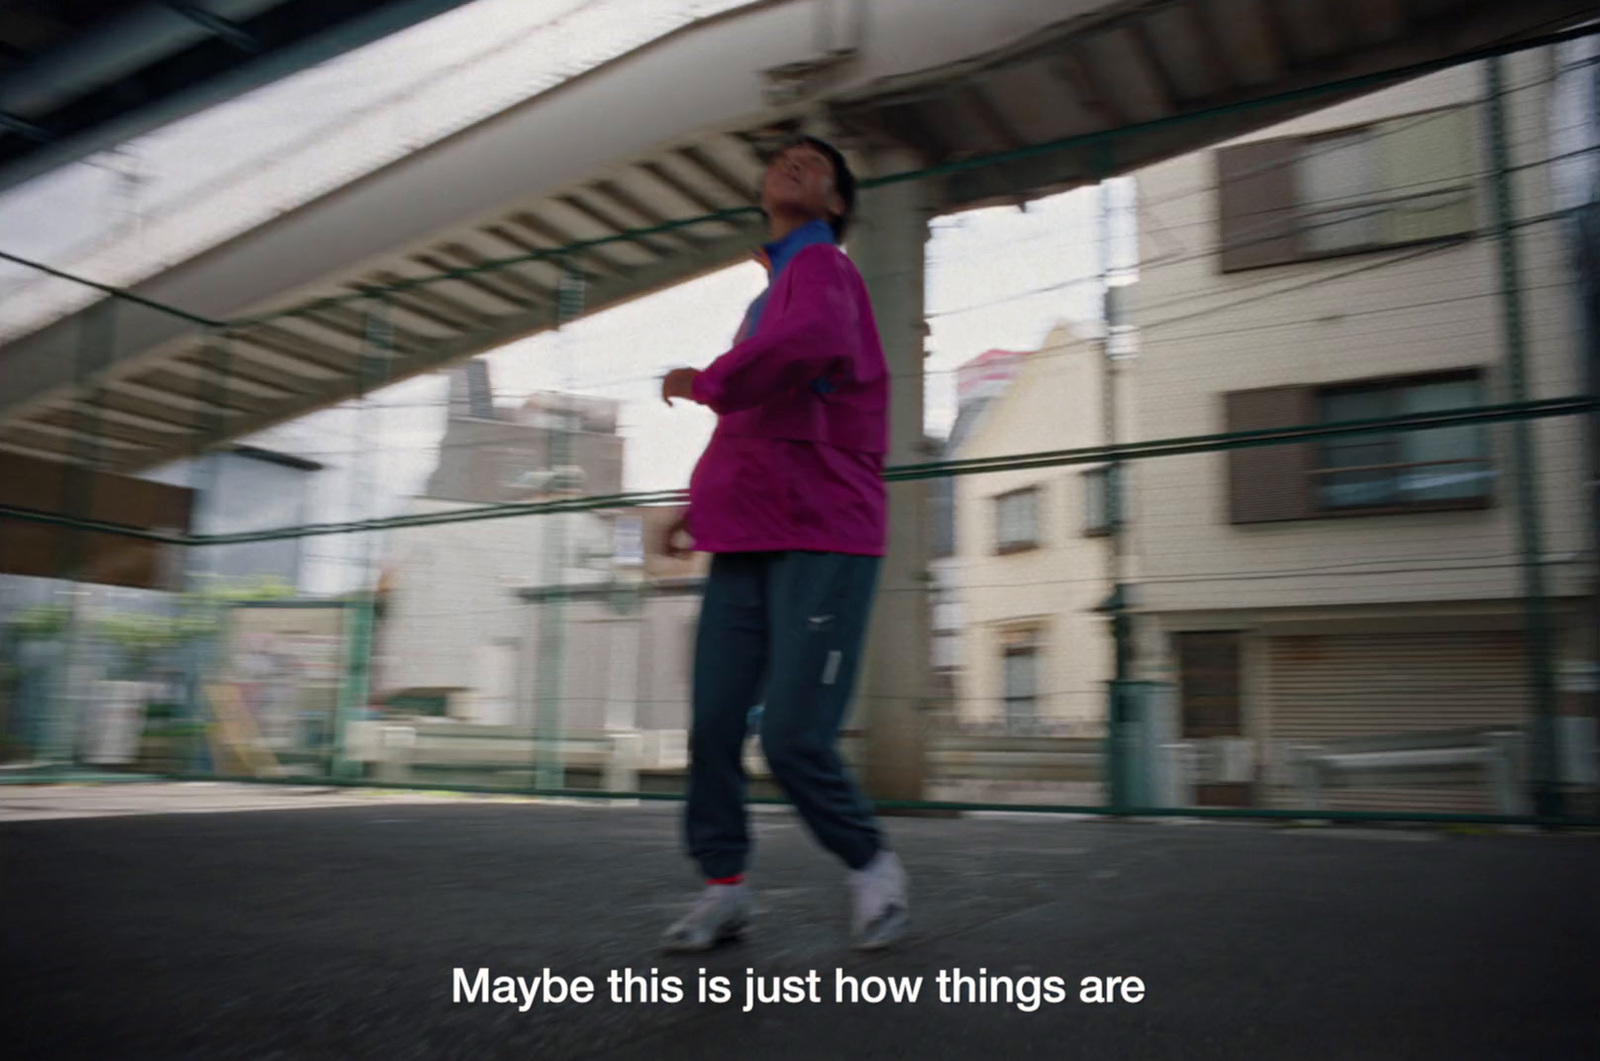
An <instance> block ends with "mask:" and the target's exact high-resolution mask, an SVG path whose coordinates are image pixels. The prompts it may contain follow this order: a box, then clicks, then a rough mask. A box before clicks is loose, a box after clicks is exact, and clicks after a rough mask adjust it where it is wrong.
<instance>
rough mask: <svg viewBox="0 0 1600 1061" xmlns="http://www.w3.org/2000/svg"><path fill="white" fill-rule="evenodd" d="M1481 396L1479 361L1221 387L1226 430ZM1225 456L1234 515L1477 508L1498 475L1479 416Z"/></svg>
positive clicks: (1293, 516)
mask: <svg viewBox="0 0 1600 1061" xmlns="http://www.w3.org/2000/svg"><path fill="white" fill-rule="evenodd" d="M1483 400H1484V394H1483V379H1482V375H1481V373H1479V372H1478V371H1477V370H1476V369H1465V370H1462V371H1459V372H1453V373H1448V374H1436V375H1431V376H1413V377H1408V378H1397V379H1382V380H1362V381H1353V382H1350V383H1342V384H1338V385H1333V386H1321V387H1318V386H1311V385H1298V386H1287V387H1267V388H1262V389H1259V390H1248V391H1234V392H1232V393H1230V394H1227V395H1224V404H1225V409H1226V427H1227V430H1228V431H1263V430H1271V429H1275V428H1288V427H1299V426H1302V425H1305V424H1311V423H1318V422H1321V423H1331V422H1338V421H1350V420H1368V419H1381V418H1387V417H1393V416H1404V415H1408V414H1412V413H1422V412H1430V411H1439V410H1444V409H1462V408H1469V407H1472V406H1475V405H1480V404H1482V402H1483ZM1227 461H1228V502H1229V518H1230V519H1231V521H1232V522H1234V523H1270V522H1276V521H1282V520H1299V519H1315V518H1318V517H1321V516H1331V515H1365V514H1381V513H1390V512H1415V511H1419V510H1429V509H1461V508H1481V507H1484V506H1485V505H1487V504H1489V503H1490V501H1491V492H1490V488H1491V486H1492V484H1493V482H1494V466H1493V461H1492V458H1491V455H1490V448H1489V436H1488V432H1487V430H1486V429H1485V428H1484V427H1483V426H1482V425H1477V424H1473V425H1463V426H1459V427H1438V428H1430V429H1427V430H1423V431H1398V432H1389V433H1384V434H1376V435H1350V436H1347V437H1343V438H1331V439H1323V440H1320V441H1316V442H1290V443H1284V444H1280V445H1272V446H1258V447H1249V448H1245V449H1236V450H1233V451H1231V452H1230V453H1229V454H1228V456H1227Z"/></svg>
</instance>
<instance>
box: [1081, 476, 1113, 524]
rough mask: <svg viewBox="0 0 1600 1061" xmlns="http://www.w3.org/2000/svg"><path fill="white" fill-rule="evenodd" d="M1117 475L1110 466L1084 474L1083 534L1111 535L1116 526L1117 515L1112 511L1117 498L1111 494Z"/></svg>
mask: <svg viewBox="0 0 1600 1061" xmlns="http://www.w3.org/2000/svg"><path fill="white" fill-rule="evenodd" d="M1115 474H1116V472H1114V471H1113V470H1112V467H1111V466H1110V465H1106V466H1105V467H1104V468H1091V469H1089V470H1088V471H1086V472H1084V473H1083V533H1084V534H1086V535H1089V536H1090V537H1100V536H1103V535H1107V534H1110V533H1111V531H1112V529H1113V528H1114V527H1115V526H1116V515H1115V513H1114V512H1113V511H1112V508H1113V505H1114V502H1115V498H1114V497H1113V495H1112V492H1111V483H1112V477H1113V476H1114V475H1115Z"/></svg>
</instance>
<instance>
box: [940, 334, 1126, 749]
mask: <svg viewBox="0 0 1600 1061" xmlns="http://www.w3.org/2000/svg"><path fill="white" fill-rule="evenodd" d="M1101 364H1102V356H1101V350H1100V346H1099V344H1098V342H1096V341H1092V340H1089V339H1086V338H1085V337H1083V336H1082V335H1080V334H1079V333H1077V332H1075V331H1073V330H1072V329H1071V328H1069V327H1067V326H1061V327H1058V328H1056V329H1055V330H1053V331H1052V332H1051V333H1050V335H1049V337H1048V338H1047V339H1046V340H1045V343H1044V346H1043V348H1041V349H1040V350H1038V351H1037V352H1033V353H1028V354H1022V353H1014V352H991V353H990V354H985V355H983V356H982V357H981V358H979V359H978V361H977V362H975V363H973V366H972V368H971V370H970V371H968V372H966V373H965V378H966V379H967V381H968V384H969V388H968V390H967V395H968V400H967V401H966V402H965V403H964V404H963V405H962V407H961V410H960V412H959V413H958V414H957V418H956V424H955V428H954V429H953V431H952V433H951V438H950V444H949V451H948V452H949V455H950V457H952V458H953V459H957V460H970V459H974V458H980V457H1003V456H1013V455H1016V454H1019V453H1031V452H1039V451H1045V450H1058V449H1073V448H1078V447H1084V446H1094V445H1099V444H1100V443H1101V442H1102V441H1103V437H1102V435H1101V430H1102V428H1101V424H1102V409H1101V397H1100V396H1101V394H1102V371H1101ZM1103 475H1104V472H1103V469H1099V468H1084V467H1079V466H1069V467H1065V468H1044V469H1021V470H1014V471H1003V472H990V473H985V474H983V475H969V476H960V477H957V478H955V479H954V480H952V481H953V483H954V489H955V494H954V497H955V517H956V519H955V536H954V543H953V544H954V549H953V551H952V553H951V556H950V557H949V558H948V559H947V560H945V561H940V562H939V567H938V568H936V570H939V571H940V573H938V574H936V582H937V583H938V584H939V586H940V589H941V591H942V592H943V594H944V597H945V599H944V600H942V601H941V602H940V603H939V604H938V605H937V606H936V612H938V611H942V612H943V614H942V615H940V617H939V618H938V619H936V621H935V629H936V631H937V633H936V637H944V638H949V639H951V644H952V645H959V653H958V659H959V665H958V666H957V667H955V668H952V670H953V672H954V679H955V686H956V692H957V705H958V711H957V721H958V722H959V723H960V724H961V725H962V726H963V727H964V728H968V729H983V730H991V731H998V732H1003V733H1009V734H1019V735H1026V734H1040V735H1054V736H1096V735H1099V734H1100V733H1101V732H1102V731H1103V727H1104V721H1105V704H1106V692H1105V684H1104V683H1105V681H1106V680H1107V679H1108V678H1110V676H1111V674H1110V662H1111V655H1110V637H1109V631H1108V630H1107V624H1106V620H1105V618H1104V616H1102V615H1100V614H1099V613H1097V612H1096V611H1095V608H1096V607H1097V606H1098V605H1099V604H1100V603H1101V602H1102V601H1103V600H1104V599H1105V597H1106V595H1107V592H1108V589H1109V552H1108V545H1107V543H1106V540H1105V537H1104V535H1105V533H1106V530H1107V529H1108V528H1107V526H1106V522H1105V517H1106V514H1105V508H1104V500H1105V498H1104V491H1103V490H1102V489H1099V487H1100V486H1101V485H1102V484H1103Z"/></svg>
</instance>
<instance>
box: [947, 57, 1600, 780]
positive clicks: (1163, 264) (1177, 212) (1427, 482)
mask: <svg viewBox="0 0 1600 1061" xmlns="http://www.w3.org/2000/svg"><path fill="white" fill-rule="evenodd" d="M1550 70H1551V58H1550V56H1549V55H1547V54H1546V53H1544V52H1531V53H1526V54H1523V55H1518V56H1516V57H1514V58H1512V59H1510V60H1508V62H1507V74H1508V88H1509V89H1510V90H1511V91H1510V93H1509V96H1508V97H1507V104H1508V116H1507V126H1508V129H1509V134H1508V135H1509V141H1510V150H1511V156H1512V157H1511V166H1512V176H1511V186H1512V189H1513V212H1514V215H1515V216H1516V217H1518V218H1522V219H1530V221H1529V223H1526V224H1521V225H1518V227H1517V228H1516V230H1515V238H1516V240H1517V243H1518V249H1519V251H1520V260H1521V275H1520V280H1521V285H1522V309H1523V320H1524V326H1525V329H1526V342H1527V345H1526V350H1527V355H1526V356H1527V372H1528V393H1529V396H1530V397H1533V398H1554V397H1558V396H1565V395H1571V394H1576V393H1580V392H1581V391H1582V390H1583V388H1584V384H1583V380H1582V377H1581V375H1580V365H1581V362H1580V354H1579V348H1580V340H1579V337H1578V334H1577V333H1576V331H1575V326H1576V323H1577V314H1576V313H1575V312H1574V308H1573V299H1574V294H1575V290H1576V287H1575V277H1574V275H1573V273H1572V271H1571V270H1570V268H1569V264H1568V262H1569V255H1568V248H1567V245H1566V243H1565V238H1566V235H1565V231H1564V229H1563V228H1562V227H1561V226H1559V225H1557V224H1554V223H1549V222H1538V221H1536V220H1532V219H1538V218H1540V217H1542V216H1543V215H1546V214H1547V213H1548V212H1549V211H1550V210H1551V209H1552V203H1551V194H1550V178H1551V172H1550V167H1549V166H1548V165H1543V164H1541V163H1542V161H1543V160H1547V159H1548V158H1549V157H1550V156H1551V154H1552V147H1551V139H1550V135H1549V129H1550V122H1549V118H1548V115H1549V113H1550V93H1551V91H1552V87H1551V77H1550V76H1549V72H1550ZM1484 93H1485V71H1484V69H1483V67H1482V65H1481V64H1479V65H1473V66H1464V67H1460V68H1457V69H1453V70H1450V71H1447V72H1444V73H1440V74H1435V75H1432V76H1430V77H1427V78H1423V79H1420V80H1417V81H1413V82H1410V83H1408V84H1406V85H1403V86H1400V87H1397V88H1393V89H1389V90H1386V91H1383V92H1380V93H1377V94H1374V95H1370V96H1367V97H1364V98H1361V99H1357V100H1354V101H1352V102H1347V103H1343V104H1340V105H1338V106H1334V107H1330V108H1328V109H1326V110H1323V111H1320V112H1318V113H1316V114H1313V115H1310V116H1308V117H1305V118H1303V119H1299V120H1296V121H1293V122H1290V123H1287V124H1283V125H1280V126H1277V127H1274V128H1270V129H1266V130H1264V131H1262V132H1260V133H1258V134H1254V135H1252V136H1250V137H1248V138H1246V139H1243V140H1240V141H1235V142H1231V143H1228V144H1224V145H1221V146H1219V147H1218V148H1217V149H1216V150H1212V151H1206V152H1201V153H1196V154H1190V155H1185V156H1182V157H1179V158H1175V159H1172V160H1170V161H1168V162H1165V163H1162V164H1160V165H1157V166H1153V167H1150V168H1148V169H1146V170H1144V171H1142V172H1140V173H1139V174H1138V175H1137V176H1138V181H1139V190H1140V201H1141V219H1140V226H1139V227H1140V238H1141V253H1140V258H1141V261H1142V262H1143V263H1145V264H1144V265H1143V267H1142V269H1141V275H1140V282H1139V284H1138V285H1137V293H1136V296H1135V299H1134V300H1133V303H1132V306H1133V308H1132V312H1131V318H1130V319H1131V321H1132V322H1133V323H1136V324H1137V325H1138V327H1139V329H1140V336H1141V349H1140V353H1139V356H1138V357H1137V359H1135V360H1133V361H1132V362H1130V366H1129V367H1130V371H1129V375H1128V377H1127V383H1128V386H1129V390H1130V392H1131V393H1130V398H1131V400H1132V402H1133V403H1134V405H1135V406H1136V408H1137V409H1138V413H1139V422H1140V424H1141V425H1142V427H1143V432H1142V434H1141V436H1140V437H1151V438H1153V437H1181V436H1192V435H1206V434H1211V433H1216V432H1223V431H1233V430H1252V429H1268V428H1274V427H1286V426H1293V425H1297V424H1303V423H1308V422H1318V421H1338V420H1357V419H1366V418H1374V417H1384V416H1393V415H1401V414H1409V413H1419V412H1426V411H1433V410H1443V409H1451V408H1460V407H1464V406H1471V405H1477V404H1483V403H1498V402H1505V401H1509V400H1511V398H1512V393H1511V389H1510V377H1509V374H1508V370H1507V342H1506V326H1505V315H1504V312H1505V311H1504V304H1503V301H1502V297H1501V271H1500V260H1499V257H1498V245H1497V242H1496V240H1495V239H1494V238H1493V230H1492V224H1493V217H1494V215H1493V212H1492V205H1493V198H1492V187H1491V185H1490V183H1489V174H1490V173H1491V171H1492V158H1491V155H1490V151H1489V146H1488V140H1487V133H1486V129H1487V114H1486V111H1487V107H1486V106H1485V103H1484V98H1485V96H1484ZM1063 360H1064V361H1065V360H1070V359H1063ZM1042 369H1043V363H1042V362H1041V364H1040V370H1041V372H1040V378H1041V380H1042V379H1043V378H1045V377H1044V375H1043V372H1042ZM1035 394H1038V395H1039V396H1038V397H1037V398H1036V397H1035ZM1015 400H1016V402H1017V413H1018V415H1017V417H1016V423H1015V425H1011V424H1007V423H1005V422H1004V421H1007V420H1009V419H1011V418H1010V417H1009V416H1001V417H995V418H994V421H993V434H994V437H993V438H992V439H990V438H985V439H984V450H985V451H986V452H990V451H994V452H998V451H1003V450H1005V449H1008V448H1009V449H1040V448H1046V447H1045V446H1044V445H1039V444H1037V442H1039V441H1043V440H1038V439H1037V437H1036V436H1035V435H1034V432H1035V431H1037V430H1038V429H1039V425H1040V424H1041V423H1044V422H1047V421H1048V419H1049V417H1047V416H1044V415H1043V414H1042V413H1040V412H1037V411H1036V412H1033V413H1032V414H1031V416H1028V417H1026V418H1025V416H1024V414H1023V409H1024V408H1027V407H1028V406H1030V405H1032V404H1033V403H1035V402H1043V401H1044V400H1045V399H1044V398H1043V394H1042V392H1039V391H1035V390H1032V389H1030V388H1027V387H1018V388H1017V394H1016V396H1015ZM1581 428H1582V424H1581V423H1580V421H1579V420H1578V419H1577V418H1571V417H1569V418H1557V419H1547V420H1540V421H1535V422H1533V424H1532V425H1531V432H1532V437H1533V440H1534V444H1535V447H1536V453H1537V483H1536V486H1537V490H1538V494H1539V497H1540V507H1539V518H1540V521H1541V522H1542V527H1543V546H1544V549H1543V555H1542V557H1540V559H1541V561H1542V563H1541V568H1542V571H1543V574H1544V578H1545V585H1546V589H1547V592H1548V593H1549V595H1550V601H1551V607H1550V613H1551V620H1552V623H1553V624H1554V626H1555V628H1556V633H1555V647H1554V653H1555V659H1556V666H1557V681H1558V683H1559V689H1558V691H1559V694H1560V703H1561V708H1562V710H1563V711H1564V712H1565V715H1566V717H1564V718H1563V719H1562V721H1561V733H1562V738H1563V745H1564V748H1565V756H1564V760H1565V761H1564V770H1565V778H1566V780H1567V781H1568V782H1569V783H1571V784H1574V785H1577V786H1579V787H1580V788H1581V787H1582V786H1585V785H1587V786H1592V785H1593V783H1594V775H1593V767H1592V762H1593V759H1592V747H1593V732H1594V730H1593V716H1592V714H1589V712H1591V710H1592V708H1591V707H1590V706H1589V698H1590V696H1592V693H1585V690H1586V689H1588V688H1590V687H1591V686H1592V679H1591V680H1589V681H1588V682H1586V681H1585V680H1584V679H1583V677H1582V675H1583V673H1584V672H1585V670H1586V669H1588V671H1589V673H1591V674H1592V668H1593V664H1594V656H1593V652H1592V648H1591V647H1590V646H1592V644H1593V641H1592V634H1590V633H1588V632H1587V630H1586V626H1585V624H1584V622H1583V621H1582V619H1581V617H1582V615H1583V613H1584V611H1585V610H1586V609H1587V607H1588V605H1587V604H1586V603H1585V602H1584V599H1583V598H1584V596H1585V595H1586V594H1588V593H1590V592H1591V590H1592V586H1593V568H1594V555H1593V552H1592V551H1591V550H1592V541H1593V539H1592V536H1591V535H1592V527H1590V526H1589V524H1588V517H1587V512H1586V507H1585V506H1586V502H1585V499H1584V490H1583V484H1584V480H1585V478H1586V477H1587V475H1588V472H1587V471H1586V469H1585V463H1584V462H1585V458H1584V453H1583V449H1582V436H1581ZM1002 435H1003V436H1005V437H1004V438H1002V437H1001V436H1002ZM1049 444H1050V445H1055V444H1057V443H1056V442H1055V440H1054V437H1052V439H1051V440H1050V443H1049ZM1515 470H1516V465H1515V463H1514V453H1513V429H1512V427H1511V426H1510V425H1508V424H1494V425H1489V426H1482V425H1480V426H1456V427H1449V428H1440V429H1434V430H1429V431H1424V432H1410V433H1398V432H1397V433H1393V434H1384V435H1363V436H1351V437H1348V438H1341V439H1329V440H1324V441H1313V442H1305V443H1298V444H1293V445H1284V446H1274V447H1264V448H1253V449H1242V450H1234V451H1231V452H1229V453H1222V452H1212V453H1204V454H1197V455H1191V456H1179V457H1166V458H1159V459H1152V460H1144V461H1139V462H1137V463H1136V464H1135V466H1134V467H1133V468H1132V470H1131V490H1130V496H1129V501H1130V503H1131V521H1132V522H1131V539H1130V545H1131V547H1132V549H1133V551H1134V554H1135V556H1136V560H1137V589H1136V596H1135V602H1136V606H1137V609H1138V613H1139V618H1138V635H1137V637H1138V644H1139V653H1138V659H1137V662H1136V667H1137V674H1138V676H1140V677H1144V678H1148V679H1154V680H1158V681H1162V682H1169V683H1173V684H1174V686H1175V691H1176V697H1175V701H1176V705H1177V707H1176V711H1175V717H1174V718H1172V719H1171V720H1170V722H1169V727H1168V733H1167V736H1168V738H1169V739H1172V740H1181V741H1182V742H1185V743H1187V744H1188V745H1189V746H1190V747H1191V748H1193V749H1195V750H1196V751H1197V752H1198V753H1199V754H1198V756H1197V758H1196V759H1195V760H1194V761H1193V766H1194V769H1195V770H1196V773H1195V774H1194V775H1192V776H1191V780H1192V781H1196V782H1198V785H1199V787H1198V790H1197V793H1198V797H1199V798H1200V800H1201V801H1202V802H1208V803H1221V804H1256V805H1279V806H1292V805H1303V803H1304V802H1305V801H1306V800H1307V799H1312V798H1317V799H1326V800H1327V801H1328V803H1329V805H1332V806H1344V807H1370V808H1390V809H1405V808H1412V809H1431V810H1467V809H1473V810H1485V809H1494V808H1495V807H1496V806H1497V805H1501V804H1498V803H1497V800H1496V797H1495V794H1494V793H1495V789H1494V785H1493V784H1492V783H1491V781H1492V777H1493V775H1494V774H1495V771H1496V769H1498V764H1500V763H1501V762H1502V760H1501V759H1500V758H1497V756H1499V755H1500V754H1501V752H1502V751H1504V749H1505V748H1506V747H1507V746H1506V745H1504V744H1503V743H1497V741H1496V738H1493V737H1491V736H1490V734H1493V733H1495V732H1497V731H1504V732H1507V733H1510V734H1512V738H1511V741H1512V743H1511V745H1510V746H1509V747H1510V748H1511V751H1512V753H1514V752H1515V748H1516V746H1517V742H1518V741H1519V740H1520V739H1522V738H1524V737H1525V736H1526V733H1527V730H1528V726H1529V722H1530V719H1531V714H1532V709H1533V696H1532V694H1531V692H1530V679H1529V661H1528V645H1529V639H1528V636H1527V634H1526V632H1525V609H1524V605H1523V602H1522V600H1521V599H1520V598H1521V596H1522V586H1523V583H1522V578H1523V571H1522V568H1521V566H1520V560H1521V554H1520V549H1521V542H1520V540H1519V536H1518V503H1517V482H1516V474H1515ZM1057 478H1058V479H1064V478H1066V477H1065V476H1060V475H1058V476H1057ZM1047 480H1048V477H1041V486H1043V485H1046V482H1047ZM1020 483H1021V473H1019V477H1018V478H1017V480H1016V483H1007V484H1000V483H993V484H991V483H988V482H987V481H983V480H978V481H975V482H974V487H975V489H977V490H980V491H981V495H979V496H976V497H975V500H979V501H980V502H982V501H985V500H987V501H989V502H992V498H990V497H988V496H987V495H992V494H993V493H994V492H995V491H996V490H1001V491H1004V490H1009V489H1013V488H1015V486H1016V485H1020ZM1057 485H1058V488H1059V492H1060V494H1061V497H1060V498H1059V499H1058V498H1053V497H1052V498H1048V499H1046V500H1042V502H1041V509H1042V511H1048V512H1051V513H1052V514H1054V515H1055V518H1056V519H1058V520H1059V519H1061V518H1062V516H1061V512H1062V509H1063V501H1064V500H1066V501H1070V500H1072V499H1075V498H1078V497H1081V494H1082V491H1081V490H1075V489H1074V488H1072V487H1070V486H1067V485H1066V484H1065V483H1058V484H1057ZM1044 496H1045V495H1041V497H1042V498H1044ZM990 515H992V503H991V504H988V505H985V504H983V503H980V504H979V505H978V506H977V507H976V508H975V509H974V510H973V511H971V512H970V513H969V520H970V522H971V523H972V524H973V531H974V533H978V534H982V533H985V532H986V530H987V525H986V522H985V521H986V520H987V519H988V518H989V517H990ZM1070 530H1071V528H1068V527H1060V526H1058V527H1054V528H1053V527H1052V526H1051V524H1050V521H1049V519H1046V520H1045V521H1044V523H1043V526H1042V531H1041V534H1042V536H1045V537H1050V536H1051V535H1059V534H1062V533H1063V532H1067V533H1070ZM991 551H992V550H991ZM1049 555H1050V554H1047V553H1038V554H1036V555H1035V556H1033V557H1032V558H1031V559H1030V557H1029V556H1028V555H1027V554H1023V555H1021V556H1018V557H1004V556H999V557H993V558H986V559H985V560H984V564H985V565H986V570H989V571H993V572H995V573H996V574H998V573H999V572H1001V571H1002V570H1005V565H1006V564H1007V563H1011V564H1013V565H1014V566H1013V567H1012V568H1011V569H1010V571H1008V572H1007V573H1006V575H1005V576H1004V578H1003V579H1001V578H998V577H993V576H991V575H985V577H984V578H983V579H981V581H1000V580H1004V581H1010V582H1017V583H1024V584H1026V585H1025V588H1023V589H1019V590H1014V591H1011V592H1014V593H1017V594H1019V595H1023V596H1026V598H1027V599H1028V600H1029V601H1030V603H1029V605H1028V608H1029V609H1031V610H1034V611H1036V612H1037V613H1038V614H1039V615H1040V617H1041V619H1040V621H1041V628H1042V629H1049V628H1050V624H1051V623H1053V622H1055V621H1056V620H1054V619H1049V618H1046V617H1047V616H1054V615H1058V614H1060V612H1059V609H1058V608H1057V607H1056V600H1057V598H1056V595H1055V592H1054V591H1053V590H1052V589H1046V588H1044V587H1046V586H1047V585H1049V581H1050V579H1051V577H1052V576H1053V575H1054V574H1055V573H1056V572H1057V571H1058V570H1059V569H1060V565H1058V564H1055V563H1053V562H1051V561H1050V560H1049V559H1048V557H1049ZM1030 565H1031V566H1030ZM1046 565H1048V566H1046ZM1097 588H1098V587H1096V589H1097ZM1084 592H1085V594H1086V595H1087V593H1088V592H1089V590H1088V589H1087V588H1085V591H1084ZM1017 599H1018V600H1021V599H1022V596H1019V597H1018V598H1017ZM999 618H1000V617H999V616H998V615H997V614H996V613H994V612H990V613H988V614H987V615H986V616H985V620H984V621H985V622H988V623H995V622H996V621H997V620H998V619H999ZM986 636H987V641H986V643H985V645H984V646H983V647H979V648H978V649H977V650H976V651H975V652H974V655H973V662H974V664H975V665H979V664H981V665H982V666H983V667H985V668H987V670H985V671H980V672H979V673H988V674H992V672H993V663H992V657H993V656H994V654H995V651H996V644H997V640H996V637H995V635H994V633H993V632H991V633H989V634H988V635H986ZM1046 636H1051V637H1053V636H1055V635H1053V634H1047V635H1046ZM989 681H990V682H991V683H992V681H993V679H992V678H990V679H989ZM1586 715H1587V717H1585V716H1586ZM1505 761H1507V762H1511V763H1512V764H1513V765H1514V766H1515V768H1516V769H1517V770H1519V771H1520V770H1521V769H1522V768H1523V764H1521V763H1520V762H1517V761H1516V758H1515V756H1514V755H1513V757H1512V758H1511V759H1507V760H1505ZM1308 770H1309V772H1307V771H1308ZM1518 776H1520V774H1519V775H1518ZM1319 785H1325V786H1326V789H1325V791H1319V787H1318V786H1319ZM1512 787H1513V789H1515V790H1516V791H1517V792H1522V791H1525V788H1523V787H1521V782H1517V783H1516V784H1514V785H1513V786H1512Z"/></svg>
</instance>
